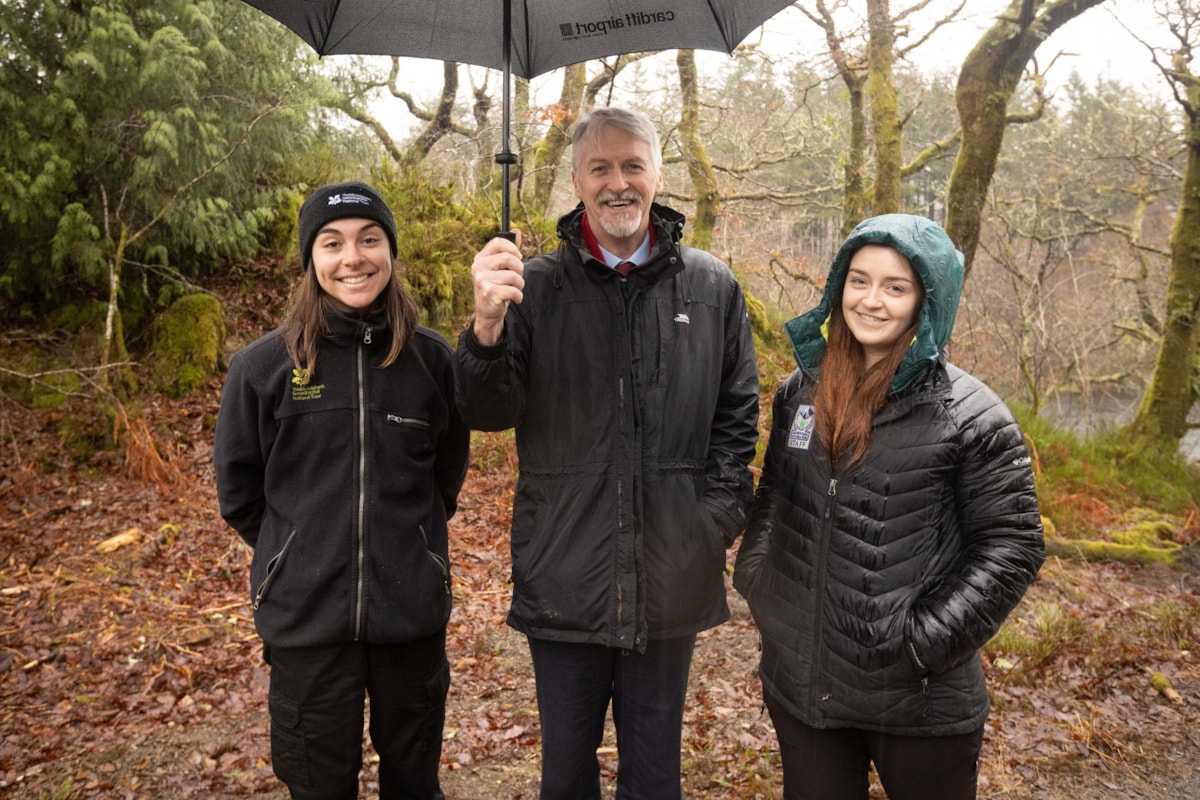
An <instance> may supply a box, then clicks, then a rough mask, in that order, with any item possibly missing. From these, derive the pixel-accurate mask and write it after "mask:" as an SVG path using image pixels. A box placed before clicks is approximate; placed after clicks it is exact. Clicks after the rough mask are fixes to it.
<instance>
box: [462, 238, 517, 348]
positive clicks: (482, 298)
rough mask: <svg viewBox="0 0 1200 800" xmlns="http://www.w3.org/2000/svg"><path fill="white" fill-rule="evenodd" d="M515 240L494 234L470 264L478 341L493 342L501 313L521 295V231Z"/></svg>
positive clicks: (498, 331)
mask: <svg viewBox="0 0 1200 800" xmlns="http://www.w3.org/2000/svg"><path fill="white" fill-rule="evenodd" d="M514 233H515V234H516V241H515V242H510V241H508V240H507V239H504V238H502V237H496V238H495V239H492V240H491V241H490V242H488V243H487V244H486V245H484V247H483V249H482V250H480V251H479V252H478V253H476V255H475V261H474V262H472V264H471V282H472V283H473V284H474V286H475V322H474V329H475V338H476V339H478V340H479V343H480V344H484V345H493V344H496V343H497V342H499V341H500V335H501V334H502V333H503V332H504V314H505V312H507V311H508V304H509V303H520V302H521V300H522V298H523V297H524V293H523V291H522V290H523V289H524V288H525V277H524V275H525V264H524V262H523V261H522V260H521V232H520V231H514Z"/></svg>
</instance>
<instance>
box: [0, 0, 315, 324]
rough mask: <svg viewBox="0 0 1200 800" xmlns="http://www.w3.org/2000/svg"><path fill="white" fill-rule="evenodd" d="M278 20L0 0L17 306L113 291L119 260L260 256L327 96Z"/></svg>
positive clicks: (103, 1) (183, 261)
mask: <svg viewBox="0 0 1200 800" xmlns="http://www.w3.org/2000/svg"><path fill="white" fill-rule="evenodd" d="M276 27H277V26H274V24H273V23H271V22H270V21H269V20H267V19H266V18H265V17H264V15H262V14H260V13H258V12H256V11H255V10H254V9H252V8H250V7H248V6H246V5H245V4H244V3H240V2H236V1H235V0H199V1H196V0H96V2H88V3H81V2H67V1H66V0H8V1H7V2H5V3H4V4H3V5H2V6H0V50H2V51H3V52H4V54H5V56H4V65H3V69H0V119H2V120H3V124H0V239H2V240H3V241H4V242H5V247H4V249H3V253H2V254H0V296H2V297H3V298H4V300H5V306H6V307H7V308H8V310H9V312H10V315H12V316H21V317H30V316H32V315H33V314H34V313H35V312H38V311H40V310H42V309H44V308H46V307H48V306H50V305H56V304H59V303H62V302H63V301H65V300H67V299H70V298H72V297H86V296H92V297H104V296H106V295H107V291H106V285H107V282H108V276H109V270H110V268H112V266H113V265H114V264H116V265H117V266H118V267H123V268H124V271H125V274H124V275H122V276H120V277H122V278H124V280H123V281H122V284H130V283H131V281H130V280H129V278H130V274H129V271H130V270H140V271H141V275H142V276H149V275H150V274H151V273H154V272H156V271H159V272H162V273H164V274H169V275H183V276H187V277H194V276H198V275H202V274H204V273H205V272H206V271H208V270H211V269H213V268H214V267H215V266H216V265H218V264H221V263H224V262H226V261H228V260H230V259H245V258H248V257H250V256H252V255H253V254H255V253H257V252H258V251H259V249H260V247H261V245H262V243H263V238H264V234H265V232H266V231H267V230H268V226H269V224H270V222H271V220H272V218H273V217H274V216H275V215H276V213H277V209H278V207H279V204H280V202H281V198H282V197H284V196H285V194H286V190H285V189H281V188H280V183H281V181H280V180H279V176H281V175H284V176H286V175H289V173H290V172H291V170H290V169H289V167H290V163H294V162H295V161H296V160H299V159H301V158H302V154H303V152H304V150H305V149H306V148H308V147H310V146H311V145H312V144H313V142H314V137H315V136H316V134H317V130H316V129H315V128H314V126H313V125H312V124H311V122H310V113H311V111H312V109H313V108H314V107H315V104H316V102H317V101H318V99H319V98H320V96H321V92H322V91H323V89H322V88H321V87H322V85H323V83H322V81H321V80H320V79H319V78H318V76H317V75H316V74H315V72H314V70H313V69H312V65H313V64H314V63H315V59H312V58H311V57H310V56H308V55H307V54H304V53H302V52H300V50H299V48H298V47H297V46H296V43H295V41H294V39H292V38H290V37H282V36H280V35H278V31H277V30H276ZM118 262H119V263H118ZM156 283H159V282H158V281H153V280H149V279H147V280H146V281H145V283H144V284H142V283H141V282H140V281H139V282H137V283H136V284H135V285H144V286H145V287H146V289H148V290H149V291H151V292H153V288H152V287H153V285H154V284H156ZM149 299H150V300H151V301H152V302H157V300H158V298H157V297H153V295H151V297H150V298H149Z"/></svg>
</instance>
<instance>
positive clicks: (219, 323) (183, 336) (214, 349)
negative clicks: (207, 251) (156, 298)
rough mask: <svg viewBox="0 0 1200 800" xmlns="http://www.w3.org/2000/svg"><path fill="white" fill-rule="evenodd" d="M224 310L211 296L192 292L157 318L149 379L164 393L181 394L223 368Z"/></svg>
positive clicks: (192, 389)
mask: <svg viewBox="0 0 1200 800" xmlns="http://www.w3.org/2000/svg"><path fill="white" fill-rule="evenodd" d="M227 334H228V331H227V329H226V327H225V309H224V307H223V306H222V305H221V301H220V300H218V299H217V298H215V297H213V296H212V295H207V294H190V295H187V296H186V297H181V298H179V299H178V300H176V301H175V302H174V303H172V304H171V306H170V308H168V309H167V310H166V311H164V312H163V313H162V314H159V315H158V317H157V318H155V320H154V336H153V341H154V355H153V356H152V357H151V358H150V361H149V367H150V369H149V380H150V382H151V383H152V384H153V386H154V387H156V388H158V389H159V390H160V391H162V392H163V393H164V394H167V395H170V396H174V397H182V396H183V395H186V394H189V393H190V392H193V391H196V390H197V389H200V388H201V387H203V386H204V385H205V384H206V383H207V382H208V381H209V379H210V378H212V377H213V376H215V375H217V374H219V373H220V371H221V370H222V369H223V368H224V366H225V364H224V355H225V337H226V336H227Z"/></svg>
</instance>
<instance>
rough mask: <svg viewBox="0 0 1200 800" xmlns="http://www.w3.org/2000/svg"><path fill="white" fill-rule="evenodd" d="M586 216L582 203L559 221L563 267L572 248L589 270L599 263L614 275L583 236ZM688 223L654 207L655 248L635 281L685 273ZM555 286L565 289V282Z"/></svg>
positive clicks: (672, 212)
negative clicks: (685, 227)
mask: <svg viewBox="0 0 1200 800" xmlns="http://www.w3.org/2000/svg"><path fill="white" fill-rule="evenodd" d="M583 214H584V208H583V203H580V204H579V205H577V206H576V207H575V208H574V209H572V210H571V211H570V212H568V213H566V214H564V215H563V216H561V217H559V219H558V226H557V231H558V238H559V240H560V241H561V245H560V247H559V263H560V264H561V263H562V255H563V248H566V247H570V248H573V249H574V250H576V251H577V252H578V255H579V259H580V260H581V261H582V262H583V264H584V266H585V267H587V266H588V264H589V263H590V262H595V264H594V265H593V266H595V265H599V267H602V268H603V269H604V271H605V273H611V272H612V270H611V269H610V268H609V267H608V265H607V264H605V263H604V262H603V261H601V260H599V259H597V258H596V257H594V256H593V255H592V253H591V251H590V250H589V249H588V245H587V242H586V241H585V239H584V235H583ZM685 220H686V218H685V217H684V216H683V214H680V213H679V212H678V211H676V210H675V209H673V208H670V207H668V206H664V205H660V204H659V203H652V204H651V205H650V225H651V226H653V228H654V233H653V239H654V246H653V247H652V248H650V258H649V259H648V260H647V261H646V263H645V264H644V265H642V266H641V268H640V269H637V270H634V271H633V272H632V273H630V276H631V278H632V277H633V276H637V275H640V276H641V277H642V278H645V279H649V280H657V279H659V278H661V277H663V276H665V275H668V274H670V273H671V272H672V271H675V270H679V269H682V265H683V259H682V258H681V254H680V252H679V240H680V239H681V238H683V224H684V222H685ZM555 284H556V285H561V279H556V281H555Z"/></svg>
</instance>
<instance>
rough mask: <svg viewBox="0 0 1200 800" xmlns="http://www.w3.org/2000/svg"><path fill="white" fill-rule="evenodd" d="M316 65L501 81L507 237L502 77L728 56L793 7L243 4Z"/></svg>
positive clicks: (629, 0) (523, 1)
mask: <svg viewBox="0 0 1200 800" xmlns="http://www.w3.org/2000/svg"><path fill="white" fill-rule="evenodd" d="M244 1H245V2H246V3H249V4H250V5H251V6H254V7H255V8H257V9H259V10H261V11H263V12H265V13H267V14H269V15H270V16H272V17H274V18H275V19H277V20H279V21H280V22H282V23H283V24H284V25H286V26H287V27H289V28H291V29H292V30H293V31H295V32H296V33H297V34H298V35H299V36H300V37H301V38H302V39H304V41H306V42H308V44H309V45H310V46H311V47H312V48H313V49H314V50H316V51H317V53H318V54H320V55H323V56H325V55H335V54H347V55H387V56H408V57H413V58H432V59H438V60H441V61H460V62H464V63H467V64H476V65H478V66H483V67H492V68H494V69H498V70H501V71H502V72H503V78H504V89H503V92H504V106H503V111H504V118H503V124H502V132H501V136H502V140H501V141H502V152H501V153H499V154H497V156H496V161H497V163H499V164H500V165H501V166H502V168H503V171H504V176H503V181H504V187H505V188H504V193H503V199H504V202H503V210H502V221H501V227H502V229H503V230H504V231H507V230H508V219H509V214H508V166H509V164H511V163H514V162H515V158H514V157H513V155H512V153H511V152H510V151H509V143H508V142H509V113H510V112H509V103H510V102H511V101H510V95H511V92H510V89H509V77H510V75H519V76H521V77H525V78H532V77H535V76H537V75H541V74H543V73H545V72H549V71H551V70H553V69H557V68H558V67H564V66H566V65H568V64H575V63H577V62H580V61H589V60H591V59H595V58H604V57H606V56H615V55H620V54H622V53H642V52H648V51H651V50H665V49H672V48H695V49H700V50H718V51H723V52H726V53H732V52H733V50H734V48H735V47H737V46H738V43H739V42H741V41H742V39H744V38H745V37H746V36H747V35H749V34H750V32H751V31H753V30H754V29H755V28H757V27H758V26H760V25H762V23H763V22H765V21H766V20H767V19H769V18H770V17H771V16H773V15H774V14H775V13H777V12H778V11H780V10H781V9H783V8H784V7H786V6H788V5H790V3H791V0H655V1H654V2H647V0H599V1H598V2H591V3H581V2H579V0H244Z"/></svg>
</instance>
